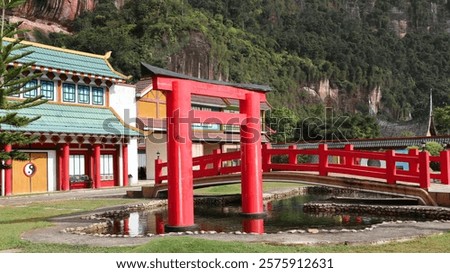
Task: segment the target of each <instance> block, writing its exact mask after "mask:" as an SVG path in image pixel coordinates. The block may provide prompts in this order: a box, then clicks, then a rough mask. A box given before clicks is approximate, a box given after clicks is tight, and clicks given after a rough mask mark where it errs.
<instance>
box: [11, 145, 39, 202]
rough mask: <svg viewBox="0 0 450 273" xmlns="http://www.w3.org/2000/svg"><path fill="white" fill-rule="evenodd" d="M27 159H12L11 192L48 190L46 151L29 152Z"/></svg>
mask: <svg viewBox="0 0 450 273" xmlns="http://www.w3.org/2000/svg"><path fill="white" fill-rule="evenodd" d="M28 155H29V160H27V161H16V160H15V161H13V164H12V168H13V170H12V173H13V183H12V184H13V185H12V193H13V194H21V193H22V194H23V193H38V192H46V191H47V190H48V188H47V184H48V166H47V164H48V155H47V153H29V154H28Z"/></svg>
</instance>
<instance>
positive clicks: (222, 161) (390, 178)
mask: <svg viewBox="0 0 450 273" xmlns="http://www.w3.org/2000/svg"><path fill="white" fill-rule="evenodd" d="M261 154H262V168H263V178H264V181H279V182H301V183H313V184H320V185H328V186H334V187H351V188H353V189H359V190H363V191H372V192H373V191H376V192H384V193H391V194H397V195H402V196H409V197H414V198H417V199H419V200H420V201H421V202H422V203H423V204H425V205H446V206H449V205H450V185H449V184H450V171H449V169H450V150H445V151H442V152H441V153H440V155H439V156H430V155H429V153H428V152H427V151H422V152H419V151H418V150H416V149H412V150H409V153H408V154H399V153H396V152H395V151H394V150H388V151H385V152H366V151H356V150H354V149H353V145H350V144H349V145H345V148H344V149H328V146H327V145H326V144H320V145H319V149H297V146H296V145H292V146H289V148H288V149H272V148H271V146H270V144H264V145H263V146H262V153H261ZM275 156H284V158H285V159H286V160H285V161H287V162H286V163H275V162H273V161H272V158H273V157H275ZM299 156H309V158H315V159H317V160H315V163H299V162H298V158H299ZM240 159H241V152H239V151H238V152H232V153H224V154H221V153H220V150H215V151H214V153H213V154H211V155H206V156H200V157H195V158H193V177H194V188H201V187H209V186H214V185H223V184H231V183H240V182H241V175H240V172H241V165H240ZM361 159H367V160H370V159H372V160H374V161H378V162H379V161H385V162H386V166H385V167H374V166H362V165H360V164H358V162H360V161H361ZM312 161H314V160H312ZM431 162H437V163H439V164H440V166H441V171H440V172H435V171H432V170H431V169H430V163H431ZM398 163H402V164H405V163H406V164H407V166H408V168H405V170H402V169H399V168H398V167H397V164H398ZM155 166H156V168H155V170H156V174H155V186H153V187H144V189H143V193H144V195H145V196H146V197H156V196H157V195H158V193H159V192H161V191H166V190H167V186H168V185H167V183H166V182H167V175H165V173H167V172H166V170H165V169H166V168H167V162H162V161H161V160H159V159H157V160H155Z"/></svg>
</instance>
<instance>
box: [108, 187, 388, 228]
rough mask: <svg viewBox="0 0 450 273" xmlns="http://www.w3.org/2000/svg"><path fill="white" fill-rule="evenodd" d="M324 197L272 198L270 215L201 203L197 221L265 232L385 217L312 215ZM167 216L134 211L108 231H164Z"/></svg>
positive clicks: (345, 224) (205, 225) (367, 221)
mask: <svg viewBox="0 0 450 273" xmlns="http://www.w3.org/2000/svg"><path fill="white" fill-rule="evenodd" d="M324 198H326V197H324V196H313V195H305V196H296V197H293V198H289V199H285V200H277V201H272V202H268V203H267V204H266V205H265V208H264V210H265V212H266V213H267V215H266V217H264V218H263V219H249V218H244V217H242V216H241V214H240V212H241V208H240V207H239V206H228V205H227V206H197V207H196V208H195V223H196V224H197V225H198V226H199V230H204V231H216V232H234V231H242V232H246V233H259V234H261V233H264V232H266V233H276V232H278V231H286V230H291V229H307V228H323V229H342V228H364V227H366V226H368V225H372V224H374V223H380V222H382V221H383V220H385V218H381V217H378V216H370V215H351V214H340V215H330V214H320V215H311V214H307V213H304V212H303V204H304V203H306V202H309V201H312V200H320V199H324ZM167 219H168V217H167V210H165V209H163V210H159V211H156V212H155V211H141V212H133V213H130V215H129V217H127V218H125V219H117V220H114V222H113V224H112V226H111V229H110V230H108V231H106V233H111V234H123V235H130V236H137V235H146V234H148V233H152V234H163V233H164V225H165V224H166V223H167Z"/></svg>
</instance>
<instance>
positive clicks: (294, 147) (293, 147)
mask: <svg viewBox="0 0 450 273" xmlns="http://www.w3.org/2000/svg"><path fill="white" fill-rule="evenodd" d="M289 150H297V145H290V146H289ZM288 156H289V164H297V163H298V161H297V154H293V153H292V154H291V153H290V154H289V155H288Z"/></svg>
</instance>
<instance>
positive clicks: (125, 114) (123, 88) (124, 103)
mask: <svg viewBox="0 0 450 273" xmlns="http://www.w3.org/2000/svg"><path fill="white" fill-rule="evenodd" d="M109 106H110V107H111V108H113V109H114V111H115V112H116V113H117V114H118V115H119V116H120V118H121V119H122V120H123V121H124V122H125V123H126V124H129V125H131V126H136V117H137V113H136V88H135V86H134V85H129V84H115V85H113V86H111V88H110V89H109Z"/></svg>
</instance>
